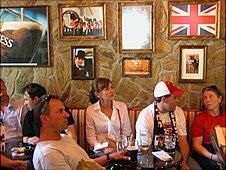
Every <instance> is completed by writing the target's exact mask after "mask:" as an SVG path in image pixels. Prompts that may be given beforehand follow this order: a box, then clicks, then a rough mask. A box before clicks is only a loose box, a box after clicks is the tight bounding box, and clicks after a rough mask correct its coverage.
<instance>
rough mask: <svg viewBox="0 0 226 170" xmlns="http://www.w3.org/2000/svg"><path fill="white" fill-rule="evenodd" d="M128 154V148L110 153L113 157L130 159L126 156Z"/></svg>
mask: <svg viewBox="0 0 226 170" xmlns="http://www.w3.org/2000/svg"><path fill="white" fill-rule="evenodd" d="M126 154H127V151H126V150H121V151H119V152H114V153H111V154H109V157H110V158H113V159H124V160H130V157H128V156H125V155H126Z"/></svg>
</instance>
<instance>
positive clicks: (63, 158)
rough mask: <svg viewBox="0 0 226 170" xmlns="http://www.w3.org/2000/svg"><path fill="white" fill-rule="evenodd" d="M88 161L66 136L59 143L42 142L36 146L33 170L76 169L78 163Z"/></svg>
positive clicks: (84, 154) (78, 147)
mask: <svg viewBox="0 0 226 170" xmlns="http://www.w3.org/2000/svg"><path fill="white" fill-rule="evenodd" d="M81 159H83V160H89V161H94V160H92V159H90V158H89V156H88V155H87V153H86V152H85V151H84V150H83V149H82V148H81V147H80V146H78V145H77V144H76V142H75V140H74V139H73V138H71V137H68V136H62V137H61V140H59V141H43V142H39V143H38V144H37V145H36V148H35V151H34V156H33V164H34V168H35V169H48V170H49V169H51V170H58V169H62V170H66V169H73V170H75V169H77V166H78V163H79V161H80V160H81Z"/></svg>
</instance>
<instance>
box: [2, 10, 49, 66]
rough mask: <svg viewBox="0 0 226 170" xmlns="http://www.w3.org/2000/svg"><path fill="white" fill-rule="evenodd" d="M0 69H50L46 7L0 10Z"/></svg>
mask: <svg viewBox="0 0 226 170" xmlns="http://www.w3.org/2000/svg"><path fill="white" fill-rule="evenodd" d="M0 13H1V18H0V28H1V35H0V36H1V66H50V50H49V49H50V47H49V44H50V43H49V22H48V20H49V19H48V6H32V7H30V6H26V7H1V8H0Z"/></svg>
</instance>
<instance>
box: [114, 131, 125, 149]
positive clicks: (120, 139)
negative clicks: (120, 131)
mask: <svg viewBox="0 0 226 170" xmlns="http://www.w3.org/2000/svg"><path fill="white" fill-rule="evenodd" d="M122 149H124V147H123V136H122V135H120V136H119V137H117V138H116V150H117V151H120V150H122Z"/></svg>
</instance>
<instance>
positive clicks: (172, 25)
mask: <svg viewBox="0 0 226 170" xmlns="http://www.w3.org/2000/svg"><path fill="white" fill-rule="evenodd" d="M168 6H169V27H168V28H169V30H168V32H169V38H171V39H192V38H200V39H204V38H219V28H220V23H219V21H220V12H219V11H220V1H212V2H210V1H206V2H200V3H198V2H190V3H188V2H186V1H184V2H183V1H180V2H178V1H169V2H168Z"/></svg>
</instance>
